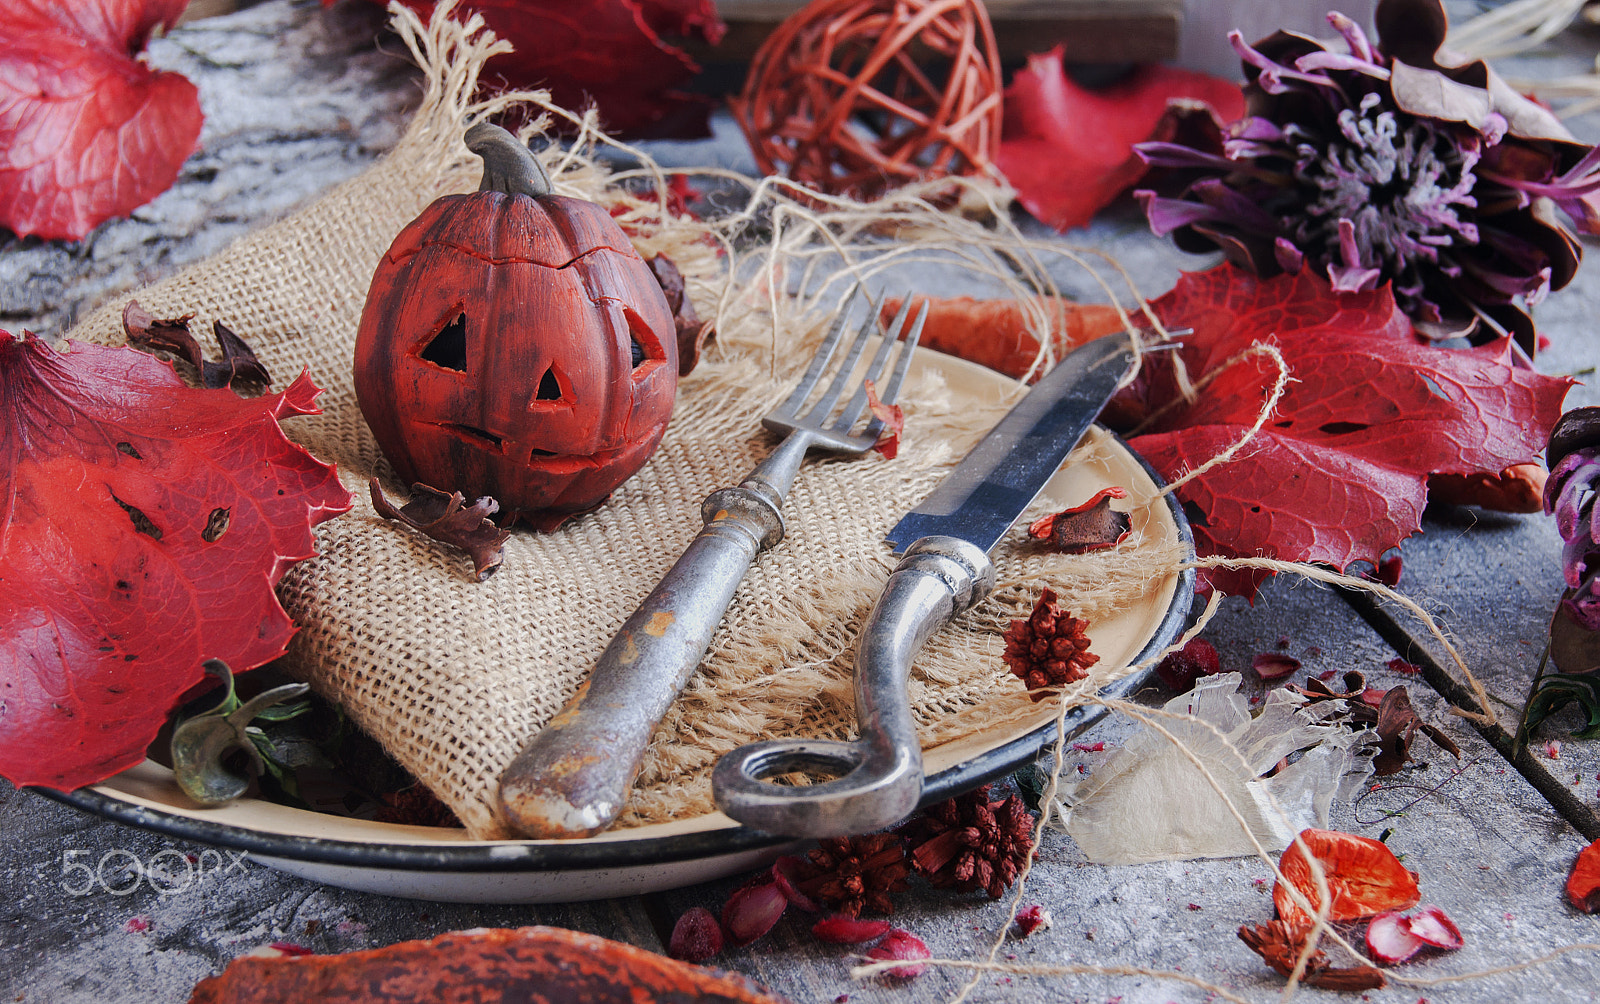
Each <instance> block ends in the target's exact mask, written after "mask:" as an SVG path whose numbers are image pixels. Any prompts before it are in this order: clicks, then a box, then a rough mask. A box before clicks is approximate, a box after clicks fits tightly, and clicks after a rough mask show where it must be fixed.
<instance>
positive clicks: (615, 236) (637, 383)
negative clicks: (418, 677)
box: [355, 124, 678, 525]
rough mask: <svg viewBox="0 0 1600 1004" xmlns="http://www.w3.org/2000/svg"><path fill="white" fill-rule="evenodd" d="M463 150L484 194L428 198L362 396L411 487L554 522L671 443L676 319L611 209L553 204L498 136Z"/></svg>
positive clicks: (384, 296) (380, 303)
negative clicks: (483, 498)
mask: <svg viewBox="0 0 1600 1004" xmlns="http://www.w3.org/2000/svg"><path fill="white" fill-rule="evenodd" d="M466 141H467V145H468V147H469V148H470V149H471V150H472V151H473V152H474V153H476V154H477V155H478V156H479V157H481V158H482V159H483V162H484V172H483V183H482V185H481V187H480V189H479V191H477V192H474V193H472V194H470V195H447V196H445V197H443V198H440V199H438V200H437V201H435V202H434V203H433V204H432V205H430V206H429V207H428V208H427V209H425V210H424V211H423V213H422V215H421V216H419V217H417V219H415V220H414V221H412V223H411V224H410V225H409V226H407V227H406V228H405V229H404V230H402V231H401V232H400V235H399V236H398V237H396V238H395V241H394V244H393V245H392V246H391V247H390V248H389V250H388V253H386V254H385V255H384V256H383V260H382V261H381V262H379V264H378V268H377V271H376V273H375V274H374V275H373V277H372V288H371V290H370V291H369V292H368V294H367V302H366V307H365V309H364V310H363V312H362V315H361V329H360V331H359V333H358V334H357V336H356V352H355V384H356V395H357V398H358V399H359V401H360V404H361V412H362V414H363V415H364V416H366V419H367V424H368V425H369V426H370V427H371V428H372V433H373V435H374V436H375V437H376V438H377V441H378V445H379V447H381V448H382V450H383V453H384V456H386V457H388V459H389V462H390V463H391V464H393V465H394V469H395V472H396V473H397V474H398V475H399V476H400V477H401V478H403V479H404V480H406V481H407V482H422V483H425V484H428V485H431V486H433V487H435V488H439V489H443V490H445V491H459V492H461V493H463V494H464V495H466V496H467V497H469V498H472V497H475V496H480V495H492V496H493V497H494V498H496V499H497V500H499V502H500V505H501V510H502V512H503V513H505V514H507V515H509V516H513V517H516V516H521V517H524V518H529V519H530V520H532V521H534V522H536V523H544V524H547V525H548V524H550V523H552V522H553V520H552V519H551V517H552V515H557V516H558V515H559V514H561V513H574V512H583V511H586V510H589V509H592V508H594V507H595V506H597V505H599V504H600V503H601V502H603V501H604V500H605V499H606V497H607V496H608V495H610V494H611V492H612V490H613V489H615V488H616V487H617V486H618V485H620V484H622V482H624V481H626V480H627V479H628V478H629V477H631V476H632V475H633V474H634V472H635V471H637V470H638V469H639V468H640V467H642V466H643V465H644V463H645V461H646V460H648V459H649V457H650V454H651V453H652V452H653V451H654V450H655V448H656V445H657V444H658V443H659V442H660V441H661V436H662V433H663V432H665V431H666V426H667V420H668V418H669V417H670V415H671V412H672V403H673V398H674V396H675V395H676V392H677V379H678V348H677V337H676V332H675V329H674V326H673V320H672V313H671V311H670V310H669V309H668V307H667V301H666V297H665V295H664V294H663V293H662V291H661V287H660V285H659V284H658V283H657V281H656V279H655V278H654V276H653V275H652V274H651V272H650V269H649V267H648V266H647V265H646V264H645V262H644V261H643V259H641V258H640V257H639V254H638V252H636V251H635V250H634V249H633V245H632V244H631V243H630V242H629V240H628V238H627V236H626V235H625V234H623V232H622V230H621V229H620V228H619V227H618V226H617V225H616V223H614V222H613V221H612V219H611V217H610V215H609V214H607V212H606V211H605V210H604V209H603V208H601V207H600V206H598V205H595V204H594V203H592V202H586V201H583V200H582V199H572V198H567V197H564V196H559V195H554V194H552V193H551V189H550V179H549V177H548V175H546V174H545V171H544V168H543V167H542V166H541V165H540V164H539V162H538V160H537V159H536V158H535V157H534V156H533V154H532V153H531V152H530V151H529V150H528V148H527V147H526V146H524V145H523V144H521V143H520V142H518V141H517V140H516V139H515V138H514V137H513V136H511V134H510V133H507V132H506V131H505V130H504V129H501V128H499V127H498V126H493V125H488V124H479V125H476V126H474V127H473V128H471V129H469V130H468V131H467V135H466Z"/></svg>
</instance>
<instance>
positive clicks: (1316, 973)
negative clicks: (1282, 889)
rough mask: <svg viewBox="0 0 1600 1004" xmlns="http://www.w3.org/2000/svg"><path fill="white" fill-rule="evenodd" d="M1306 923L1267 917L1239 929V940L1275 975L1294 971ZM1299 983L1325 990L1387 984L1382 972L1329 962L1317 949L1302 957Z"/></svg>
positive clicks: (1304, 938) (1379, 986)
mask: <svg viewBox="0 0 1600 1004" xmlns="http://www.w3.org/2000/svg"><path fill="white" fill-rule="evenodd" d="M1310 931H1311V927H1310V924H1309V923H1308V924H1306V925H1291V924H1286V923H1284V922H1283V921H1281V920H1269V921H1267V922H1266V923H1265V924H1261V925H1258V926H1256V927H1250V926H1249V925H1243V926H1241V927H1240V928H1239V940H1240V941H1242V942H1244V943H1245V944H1246V945H1247V946H1249V948H1250V950H1251V951H1252V952H1255V953H1256V954H1257V955H1259V956H1261V958H1262V959H1263V960H1265V961H1266V963H1267V965H1269V966H1271V967H1272V968H1273V970H1274V971H1276V972H1277V973H1278V974H1279V975H1282V976H1289V975H1291V974H1292V973H1293V972H1294V967H1295V963H1296V961H1298V960H1299V958H1300V953H1301V952H1302V951H1304V950H1305V945H1306V936H1307V935H1308V934H1309V933H1310ZM1300 982H1302V983H1305V984H1306V985H1308V986H1314V987H1322V988H1323V989H1325V990H1381V989H1383V987H1384V986H1386V985H1387V983H1388V981H1387V980H1385V979H1384V976H1383V973H1381V972H1379V971H1378V970H1376V969H1374V968H1373V967H1371V966H1350V967H1348V968H1338V967H1335V966H1332V965H1330V964H1329V960H1328V954H1327V953H1326V952H1324V951H1323V950H1322V949H1320V948H1319V949H1317V950H1316V951H1314V952H1312V953H1311V954H1310V955H1309V956H1308V957H1307V958H1306V968H1305V971H1304V972H1303V973H1302V974H1301V977H1300Z"/></svg>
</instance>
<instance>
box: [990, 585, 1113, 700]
mask: <svg viewBox="0 0 1600 1004" xmlns="http://www.w3.org/2000/svg"><path fill="white" fill-rule="evenodd" d="M1056 599H1057V597H1056V593H1055V590H1053V589H1045V590H1043V591H1041V592H1040V594H1039V601H1038V602H1037V603H1035V604H1034V607H1033V613H1031V614H1029V615H1028V618H1027V619H1026V620H1014V621H1012V622H1011V628H1010V629H1009V630H1008V631H1006V635H1005V641H1006V650H1005V654H1004V655H1003V656H1002V658H1003V659H1005V661H1006V665H1007V666H1010V667H1011V672H1013V673H1015V674H1016V675H1017V676H1020V677H1021V678H1022V679H1023V681H1024V682H1025V683H1027V685H1028V690H1030V691H1031V692H1032V697H1033V699H1034V701H1036V702H1037V701H1042V700H1044V699H1045V698H1046V697H1048V696H1049V695H1050V691H1049V690H1048V689H1047V688H1049V687H1058V686H1061V685H1062V684H1066V683H1075V682H1076V681H1078V680H1081V679H1083V678H1084V677H1086V676H1088V675H1089V667H1090V666H1093V665H1094V664H1095V663H1097V662H1099V661H1100V657H1099V656H1098V655H1095V654H1094V653H1093V652H1091V651H1089V637H1088V635H1086V634H1085V633H1084V631H1085V630H1086V629H1087V628H1088V627H1089V622H1088V621H1085V620H1081V619H1079V618H1077V617H1074V616H1072V614H1070V613H1068V612H1067V611H1065V610H1062V609H1061V608H1060V607H1058V606H1057V605H1056Z"/></svg>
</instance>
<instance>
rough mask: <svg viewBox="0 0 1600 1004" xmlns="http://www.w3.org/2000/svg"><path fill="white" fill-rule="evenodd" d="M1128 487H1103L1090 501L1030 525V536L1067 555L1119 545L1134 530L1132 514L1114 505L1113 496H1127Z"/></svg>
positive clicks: (1042, 517) (1114, 497)
mask: <svg viewBox="0 0 1600 1004" xmlns="http://www.w3.org/2000/svg"><path fill="white" fill-rule="evenodd" d="M1127 497H1128V492H1127V489H1124V488H1119V487H1117V486H1116V485H1112V486H1111V487H1110V488H1102V489H1100V490H1099V491H1098V492H1095V494H1094V495H1093V496H1092V497H1090V499H1089V501H1087V502H1084V503H1082V504H1081V505H1076V506H1073V507H1072V508H1070V509H1063V510H1061V511H1060V512H1058V513H1055V514H1053V515H1050V516H1041V517H1039V518H1038V519H1036V520H1034V521H1033V522H1032V523H1029V524H1028V536H1030V537H1032V538H1033V539H1034V540H1043V541H1048V542H1049V544H1050V546H1051V547H1054V548H1055V549H1056V550H1058V551H1061V552H1062V553H1064V554H1086V553H1088V552H1089V551H1100V550H1104V549H1105V548H1108V547H1115V546H1117V545H1118V544H1120V543H1122V541H1123V540H1124V539H1125V538H1126V537H1127V536H1128V534H1130V533H1132V532H1133V525H1132V523H1130V522H1129V519H1128V514H1127V513H1125V512H1118V511H1117V510H1115V509H1113V508H1111V500H1112V499H1125V498H1127Z"/></svg>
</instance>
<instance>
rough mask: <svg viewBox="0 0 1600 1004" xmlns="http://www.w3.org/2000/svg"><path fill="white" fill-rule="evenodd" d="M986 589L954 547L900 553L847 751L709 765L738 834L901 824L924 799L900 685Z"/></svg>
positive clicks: (989, 584) (869, 626)
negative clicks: (809, 774) (793, 780)
mask: <svg viewBox="0 0 1600 1004" xmlns="http://www.w3.org/2000/svg"><path fill="white" fill-rule="evenodd" d="M993 588H994V565H993V564H992V563H990V561H989V556H988V555H987V554H986V553H984V551H983V550H981V549H980V548H978V547H976V546H974V545H972V544H969V543H967V542H966V541H964V540H960V539H958V538H955V537H924V538H922V539H921V540H918V541H917V542H916V543H914V544H912V545H911V546H910V547H909V548H907V549H906V556H905V558H904V559H903V560H902V561H901V562H900V564H899V565H898V566H896V568H895V570H894V573H893V574H891V575H890V576H889V581H888V582H887V583H886V584H885V585H884V589H883V594H882V595H881V596H880V597H879V598H878V602H877V604H876V605H875V606H874V607H873V608H872V613H871V615H870V616H869V617H868V618H867V623H866V625H865V626H864V627H863V628H862V630H861V638H860V640H859V641H858V642H857V644H856V662H855V696H856V720H857V722H858V723H859V727H860V738H859V739H858V740H857V741H855V742H847V743H846V742H833V741H831V740H819V739H799V740H796V739H773V740H767V741H764V742H758V743H751V744H750V745H747V746H741V747H739V748H738V749H736V750H734V751H733V752H731V753H729V754H727V755H725V756H724V757H723V758H722V759H721V760H719V761H718V762H717V766H716V768H715V770H713V771H712V774H711V789H712V792H713V794H714V796H715V798H716V801H717V807H718V808H719V809H721V810H722V811H723V812H724V813H726V814H727V815H729V816H731V817H732V818H734V819H736V820H738V821H739V822H741V823H743V824H744V825H746V826H749V827H752V828H754V829H757V830H763V831H765V832H767V833H778V834H783V835H785V836H795V837H843V836H850V835H853V834H857V833H870V832H872V831H874V830H881V829H883V828H884V827H886V826H892V825H893V824H895V823H897V822H899V821H900V820H902V819H904V818H905V817H906V816H908V815H910V814H911V811H912V810H913V809H915V808H916V807H917V801H918V800H919V799H920V798H921V797H922V743H921V742H920V741H919V740H918V738H917V726H916V722H915V721H914V720H913V719H912V717H911V703H910V700H909V698H908V696H907V691H906V685H907V683H908V682H909V680H910V677H911V661H912V660H913V659H915V658H916V655H917V652H918V651H919V650H920V649H921V648H922V645H923V643H924V642H926V641H927V640H928V639H929V638H931V637H932V636H933V635H934V633H935V632H937V631H938V630H939V629H940V628H942V627H943V626H944V625H945V624H946V623H948V622H949V621H950V620H951V619H952V618H953V617H956V616H957V615H959V614H962V613H964V612H966V611H967V610H969V609H971V608H972V607H973V606H974V605H976V604H977V603H978V601H979V600H982V599H983V598H984V597H985V596H987V595H988V594H989V591H990V590H991V589H993ZM807 770H810V771H818V772H826V773H832V774H839V775H842V776H839V777H837V778H836V779H834V780H831V781H823V782H821V783H818V784H811V785H805V786H780V785H776V784H769V783H767V781H766V779H767V778H771V777H777V776H779V775H783V774H790V773H794V772H797V771H807Z"/></svg>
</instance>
